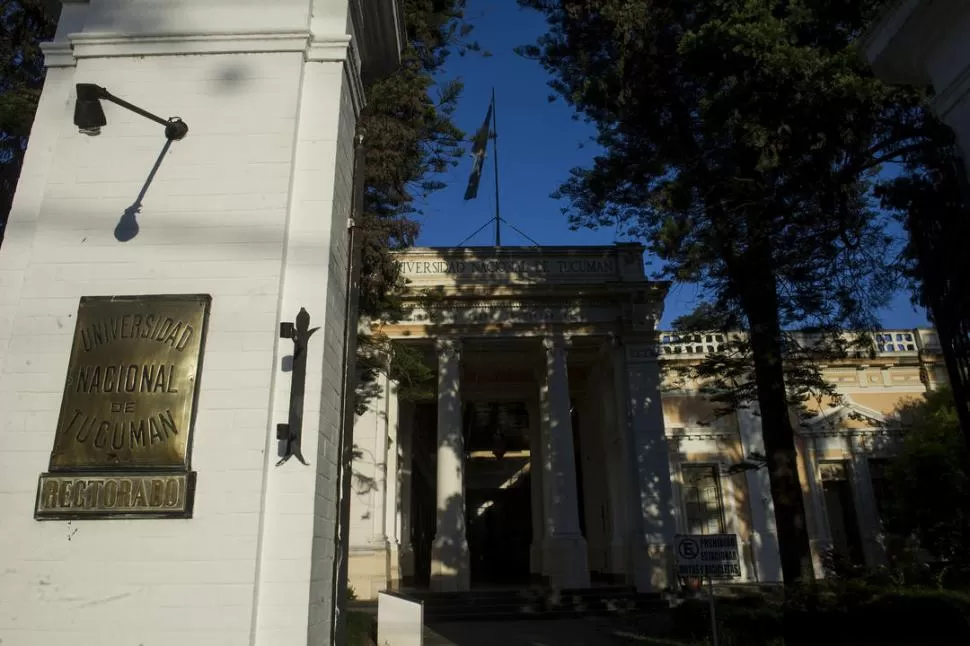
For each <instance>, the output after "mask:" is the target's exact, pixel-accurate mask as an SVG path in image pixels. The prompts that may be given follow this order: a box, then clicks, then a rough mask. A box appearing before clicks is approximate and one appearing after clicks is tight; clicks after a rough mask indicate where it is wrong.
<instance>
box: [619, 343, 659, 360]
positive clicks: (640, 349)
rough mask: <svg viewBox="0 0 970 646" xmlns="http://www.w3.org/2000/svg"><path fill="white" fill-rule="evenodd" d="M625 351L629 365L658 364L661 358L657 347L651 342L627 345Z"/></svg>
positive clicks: (624, 347) (624, 346)
mask: <svg viewBox="0 0 970 646" xmlns="http://www.w3.org/2000/svg"><path fill="white" fill-rule="evenodd" d="M623 349H624V354H625V355H626V360H627V363H656V361H657V358H658V356H659V353H658V352H657V345H656V344H655V343H650V342H642V341H641V342H634V343H625V344H624V345H623Z"/></svg>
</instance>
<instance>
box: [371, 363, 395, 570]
mask: <svg viewBox="0 0 970 646" xmlns="http://www.w3.org/2000/svg"><path fill="white" fill-rule="evenodd" d="M378 383H379V384H380V387H381V400H380V408H379V409H378V412H377V425H376V427H375V428H374V438H373V442H374V443H373V445H372V446H373V447H374V449H373V450H374V453H373V475H372V477H373V479H374V482H373V485H372V486H371V491H370V521H371V537H370V541H369V543H370V547H371V548H372V549H374V550H375V551H379V552H381V556H382V558H386V556H385V553H386V551H387V548H388V544H387V534H388V530H387V525H386V521H387V516H386V514H385V511H386V503H387V500H388V498H387V494H388V493H389V491H388V488H387V480H388V474H389V472H388V470H387V466H388V465H387V460H388V442H387V440H388V434H389V433H390V428H389V424H388V421H389V413H390V412H391V401H392V400H396V399H397V393H396V392H394V391H392V382H391V379H390V377H388V375H387V373H386V372H383V373H381V375H380V380H379V381H378ZM385 577H386V573H385Z"/></svg>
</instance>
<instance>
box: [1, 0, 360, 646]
mask: <svg viewBox="0 0 970 646" xmlns="http://www.w3.org/2000/svg"><path fill="white" fill-rule="evenodd" d="M331 4H333V5H335V6H336V5H338V4H341V3H338V2H333V3H331ZM68 9H69V17H70V21H71V22H73V23H74V24H73V25H72V27H71V29H72V30H76V29H77V28H78V27H77V26H78V25H79V24H82V23H83V13H84V10H85V9H88V11H89V13H88V22H87V23H86V25H85V27H84V29H85V35H84V36H81V37H78V38H75V39H74V54H75V55H76V56H77V57H78V60H77V65H76V67H69V66H68V67H58V68H54V69H51V70H50V71H49V75H48V78H47V83H46V86H45V90H44V93H43V97H42V99H41V105H40V109H39V110H38V113H37V117H36V122H35V125H34V129H33V135H32V139H31V144H30V147H29V150H28V153H27V160H26V165H25V169H24V174H23V179H22V181H21V183H20V186H19V189H18V193H17V197H16V200H15V204H14V209H13V211H12V213H11V217H10V224H9V227H8V232H7V237H6V240H5V243H4V245H3V247H2V249H0V411H2V415H0V446H2V447H3V450H2V452H0V518H3V522H2V531H0V639H2V641H3V644H4V646H20V645H27V644H43V645H44V646H52V645H56V644H72V645H75V644H94V643H97V644H99V645H104V646H110V645H113V644H118V645H121V644H124V645H125V646H130V645H131V644H141V645H143V646H154V645H162V644H165V645H169V644H172V643H178V644H181V645H183V646H189V645H190V644H206V645H207V646H213V645H218V644H233V645H236V644H284V643H307V642H308V640H309V642H310V643H329V630H330V627H329V611H330V589H331V586H332V555H333V535H332V533H333V520H334V514H335V511H336V501H335V500H334V497H333V494H334V493H335V491H336V481H335V475H336V464H337V461H336V460H337V456H336V452H335V444H334V442H335V440H336V437H337V431H338V429H339V424H340V419H339V409H340V401H339V392H340V371H341V365H340V363H341V358H342V343H343V315H344V297H345V294H344V292H343V283H342V281H343V279H344V273H345V268H346V257H347V250H346V219H347V215H348V213H349V207H350V196H351V185H350V176H351V172H352V166H353V164H352V159H353V145H352V137H353V132H354V115H355V105H354V102H353V98H352V94H351V84H350V82H349V78H348V76H347V74H346V73H345V71H344V63H343V61H342V57H343V55H344V52H345V51H346V37H345V36H344V37H342V38H341V36H342V34H343V32H344V26H345V24H346V19H345V18H344V19H342V20H341V21H340V26H341V27H340V28H341V31H340V32H339V33H336V34H332V35H333V36H335V38H334V41H335V43H336V45H335V46H334V47H332V48H331V49H330V50H327V51H326V52H324V53H320V52H317V59H318V60H311V61H310V62H306V61H305V57H306V56H307V54H306V52H305V50H306V49H307V46H306V44H307V41H308V38H309V33H308V31H307V29H308V20H309V16H308V12H309V3H308V2H306V0H284V1H283V2H274V3H272V5H269V4H266V3H263V2H251V1H248V0H236V1H234V2H229V1H228V0H227V1H223V2H217V3H197V2H171V1H169V2H152V3H134V2H121V1H114V2H108V1H104V0H102V1H100V2H99V1H98V0H92V2H91V4H90V7H89V8H88V7H87V6H85V5H80V6H71V7H69V8H68ZM337 13H339V11H338V12H337ZM344 14H345V9H344ZM300 29H302V30H303V32H302V39H301V37H300V31H299V30H300ZM108 30H111V31H115V32H126V33H129V34H130V33H132V32H139V31H140V32H146V31H151V30H154V31H156V32H163V33H178V32H183V33H186V32H188V33H190V35H187V36H185V37H181V36H180V37H178V38H175V39H174V40H165V39H141V40H137V39H136V40H135V41H131V40H130V39H127V38H120V39H115V40H112V39H110V38H104V37H103V33H102V34H101V35H97V36H95V35H94V32H105V31H108ZM244 30H245V31H246V32H247V33H245V34H243V33H241V32H243V31H244ZM62 31H63V30H62ZM215 31H218V32H220V33H221V34H222V36H220V37H218V38H212V34H213V33H214V32H215ZM294 33H296V37H294V36H293V34H294ZM191 34H194V35H191ZM287 34H289V35H287ZM64 36H66V34H64V33H60V34H59V38H61V39H62V40H63V37H64ZM320 40H322V38H321V39H320ZM321 49H325V48H321ZM180 50H181V51H183V52H184V51H193V52H195V53H196V55H177V54H178V52H179V51H180ZM212 50H221V51H220V52H218V53H213V51H212ZM260 50H262V51H260ZM50 51H51V58H50V60H51V61H53V62H57V61H59V62H61V63H65V62H70V59H71V58H72V57H71V56H70V49H69V48H68V47H66V46H61V47H60V48H53V49H51V50H50ZM139 52H142V53H147V54H152V55H146V56H141V55H135V54H138V53H139ZM163 53H164V54H166V55H156V54H163ZM169 53H171V54H172V55H167V54H169ZM314 55H315V54H314V53H313V51H312V48H311V53H310V54H309V56H310V58H311V59H312V58H313V57H314ZM77 82H92V83H97V84H99V85H103V86H105V87H107V88H108V89H109V90H110V91H111V92H112V93H114V94H117V95H118V96H121V97H123V98H125V99H127V100H130V101H132V102H133V103H135V104H137V105H140V106H144V107H145V108H147V109H149V110H151V111H155V112H158V113H160V114H162V115H163V116H169V115H176V114H177V115H178V116H180V117H182V118H183V119H184V120H185V121H186V122H187V123H188V124H189V127H190V131H189V134H188V136H187V137H186V138H185V139H184V140H182V141H178V142H174V143H173V144H172V145H171V147H170V149H169V151H168V154H167V155H166V157H165V158H164V159H163V160H162V161H161V164H160V166H159V168H158V172H157V174H156V175H155V177H154V181H153V182H152V183H151V185H150V186H149V187H148V188H147V191H146V192H145V195H144V199H143V200H142V209H141V212H140V214H139V215H138V222H139V224H140V232H139V234H138V235H137V236H136V237H135V238H134V239H132V240H130V241H129V242H125V243H121V242H118V241H117V240H115V238H114V237H113V230H114V228H115V225H116V223H117V222H118V219H119V217H120V216H121V214H122V212H123V211H124V210H125V209H126V208H127V207H129V206H130V205H131V204H132V203H133V202H134V201H135V199H136V197H137V196H138V194H139V192H140V191H141V190H142V189H143V185H144V182H145V179H146V177H147V176H148V174H149V171H150V170H151V168H152V166H153V164H154V163H155V162H156V159H157V157H158V155H159V152H160V151H161V149H162V147H163V145H164V143H165V139H164V136H163V133H162V128H161V127H160V126H157V125H156V124H153V123H151V122H149V121H147V120H145V119H143V118H141V117H139V116H137V115H134V114H132V113H129V112H127V111H125V110H123V109H121V108H119V107H117V106H113V105H112V104H108V103H106V104H105V112H106V113H107V118H108V126H106V127H105V128H104V129H103V132H102V134H101V135H100V136H99V137H94V138H91V137H86V136H84V135H80V134H78V132H77V130H76V129H75V127H74V126H73V124H72V116H73V104H74V90H73V88H74V84H75V83H77ZM198 292H202V293H209V294H211V295H212V298H213V300H212V308H211V316H210V320H209V329H208V342H207V346H206V348H205V353H204V365H203V369H202V371H201V377H200V395H199V406H198V414H197V417H196V421H195V431H194V440H193V444H194V447H193V453H192V468H193V470H195V471H197V472H198V485H197V492H196V497H195V509H194V517H193V518H191V519H185V520H149V519H138V520H103V521H74V522H67V521H46V522H38V521H35V520H34V518H33V505H34V498H35V495H36V488H37V477H38V475H39V474H40V473H41V472H43V471H46V470H47V466H48V459H49V455H50V450H51V447H52V444H53V437H54V430H55V426H56V423H57V412H58V409H59V403H60V398H61V392H62V390H63V385H64V378H65V371H66V367H67V360H68V355H69V352H70V347H71V339H72V335H73V331H74V316H75V313H76V311H77V306H78V300H79V298H80V297H81V296H83V295H111V294H118V295H123V294H165V293H198ZM301 306H302V307H306V308H307V309H308V311H309V312H310V313H311V316H312V320H311V325H320V326H322V329H321V330H320V331H319V332H318V333H317V334H316V335H315V336H314V338H313V339H312V340H311V342H310V345H309V348H310V355H309V361H308V376H307V388H306V392H307V397H306V400H307V403H306V407H305V410H304V414H305V422H304V434H303V451H304V455H305V456H306V457H307V460H308V461H309V463H310V464H309V466H303V465H301V464H299V463H298V462H297V461H296V460H295V459H291V460H290V461H289V462H288V463H287V464H285V465H283V466H280V467H279V468H277V467H275V466H274V464H275V462H276V459H277V458H276V441H275V426H276V424H277V423H280V422H285V421H287V420H286V411H287V405H288V396H289V384H290V378H289V374H288V373H285V372H283V371H282V369H281V367H282V364H283V358H284V357H285V356H286V355H288V354H290V353H291V352H292V344H291V342H290V341H288V340H280V339H278V324H279V322H280V321H292V320H293V319H294V317H295V316H296V314H297V312H298V310H299V308H300V307H301Z"/></svg>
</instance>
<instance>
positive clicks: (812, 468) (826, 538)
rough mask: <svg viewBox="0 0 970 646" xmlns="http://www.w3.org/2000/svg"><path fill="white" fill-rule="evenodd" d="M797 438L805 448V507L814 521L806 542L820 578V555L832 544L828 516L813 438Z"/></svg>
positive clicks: (823, 570)
mask: <svg viewBox="0 0 970 646" xmlns="http://www.w3.org/2000/svg"><path fill="white" fill-rule="evenodd" d="M799 439H801V440H802V442H801V443H802V446H804V448H805V452H804V455H805V477H806V479H807V480H808V492H807V493H808V500H806V501H805V507H806V508H810V509H811V511H812V518H813V519H814V522H810V523H809V524H808V528H809V533H808V539H809V540H808V542H809V545H810V547H811V548H812V566H813V568H814V570H815V578H816V579H822V578H824V577H825V567H824V565H823V563H822V555H823V554H825V552H826V550H828V549H829V548H830V547H831V546H832V533H831V531H830V530H829V517H828V514H827V513H826V511H825V501H824V494H823V492H822V485H821V483H820V482H819V480H818V461H817V458H816V453H817V451H816V448H815V438H814V437H812V436H804V437H802V438H799V437H798V436H797V435H796V438H795V440H796V443H797V442H798V441H799Z"/></svg>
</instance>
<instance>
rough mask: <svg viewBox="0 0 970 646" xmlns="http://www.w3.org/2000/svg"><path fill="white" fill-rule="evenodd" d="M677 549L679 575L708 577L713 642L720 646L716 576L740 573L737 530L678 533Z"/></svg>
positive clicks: (729, 577)
mask: <svg viewBox="0 0 970 646" xmlns="http://www.w3.org/2000/svg"><path fill="white" fill-rule="evenodd" d="M674 551H675V553H676V555H677V576H678V577H688V578H700V579H701V580H703V579H704V578H706V579H707V592H708V595H707V597H708V600H709V602H710V606H711V638H712V639H713V644H714V646H718V644H717V642H718V640H717V619H716V617H715V614H714V581H713V580H714V579H733V578H734V577H739V576H741V562H740V559H739V557H738V537H737V534H677V535H676V536H675V537H674Z"/></svg>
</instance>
